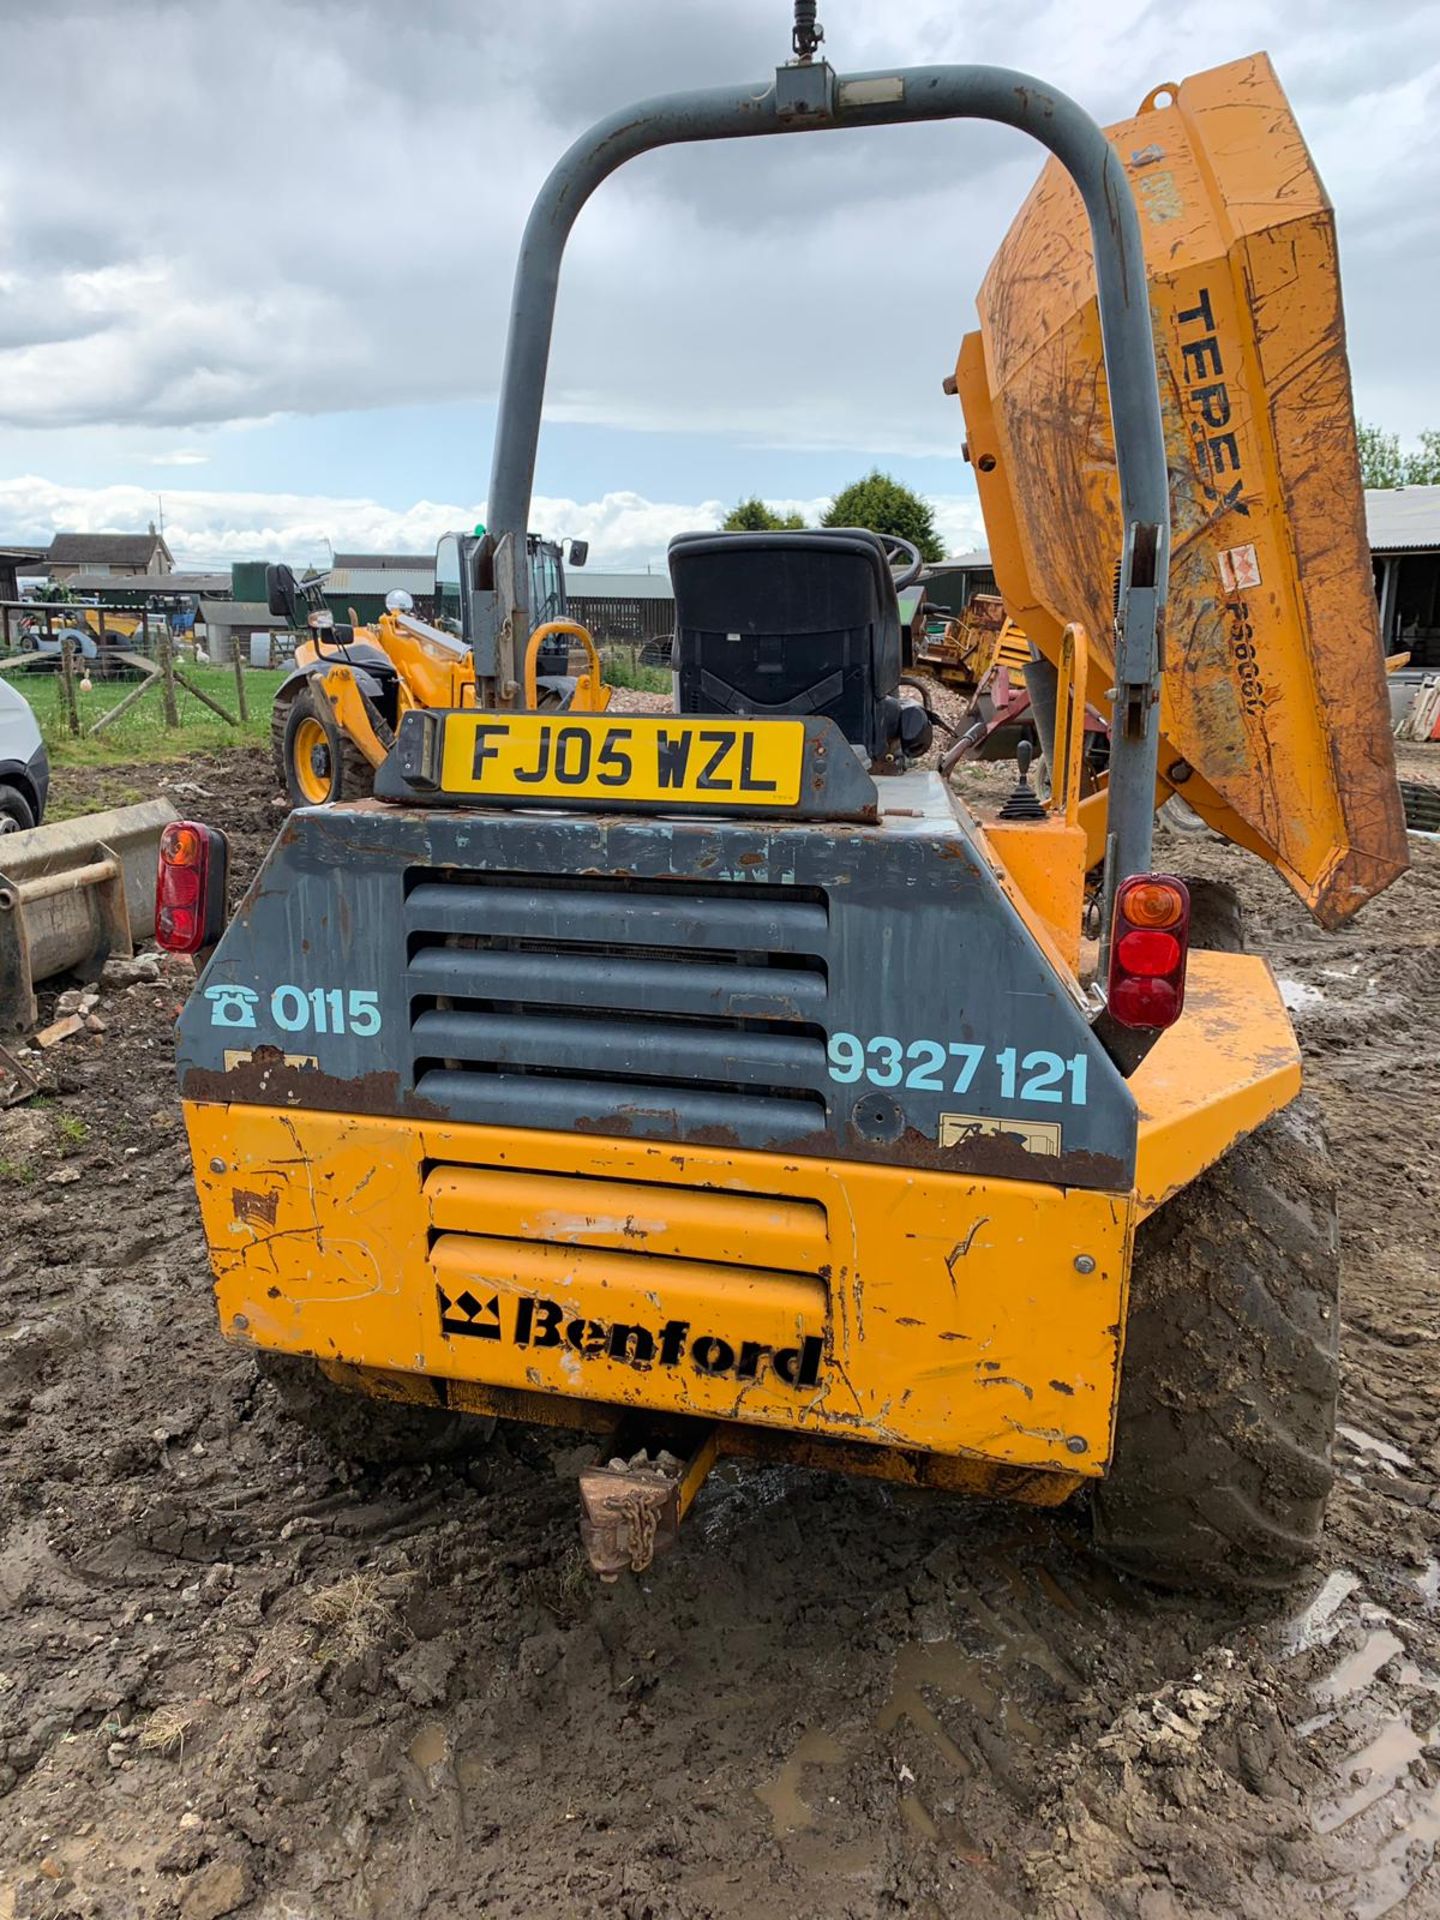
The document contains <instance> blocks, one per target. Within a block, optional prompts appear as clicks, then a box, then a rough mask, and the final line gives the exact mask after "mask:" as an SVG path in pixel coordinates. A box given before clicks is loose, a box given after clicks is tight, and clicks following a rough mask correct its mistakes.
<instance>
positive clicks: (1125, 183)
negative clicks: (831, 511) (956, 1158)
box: [474, 59, 1170, 923]
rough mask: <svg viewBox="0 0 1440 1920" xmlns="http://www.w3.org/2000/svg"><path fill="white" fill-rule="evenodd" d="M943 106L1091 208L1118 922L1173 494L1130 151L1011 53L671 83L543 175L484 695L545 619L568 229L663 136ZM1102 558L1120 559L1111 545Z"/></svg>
mask: <svg viewBox="0 0 1440 1920" xmlns="http://www.w3.org/2000/svg"><path fill="white" fill-rule="evenodd" d="M931 120H996V121H1000V122H1001V123H1003V124H1004V125H1006V126H1011V127H1015V128H1016V129H1018V130H1019V131H1020V132H1022V133H1028V134H1030V135H1031V136H1032V137H1033V138H1034V139H1036V140H1038V141H1039V142H1040V144H1041V145H1042V146H1045V147H1047V148H1048V149H1049V150H1050V152H1051V153H1053V154H1054V155H1055V157H1056V159H1057V160H1059V161H1060V163H1061V165H1062V166H1064V168H1065V169H1066V171H1067V172H1068V173H1069V175H1070V177H1071V179H1072V180H1073V181H1074V183H1075V185H1076V187H1077V188H1078V189H1079V192H1080V196H1081V199H1082V200H1083V202H1084V205H1085V211H1086V215H1087V218H1088V220H1089V226H1090V238H1091V245H1092V247H1093V250H1094V257H1095V276H1096V284H1097V291H1098V296H1099V312H1100V328H1101V336H1102V341H1103V345H1104V354H1105V371H1106V384H1107V388H1108V393H1109V402H1110V413H1111V421H1112V426H1113V429H1114V436H1115V455H1116V465H1117V468H1118V472H1119V482H1120V501H1121V511H1122V519H1123V524H1124V527H1125V535H1124V547H1123V551H1122V553H1121V554H1120V556H1119V559H1120V592H1119V601H1118V607H1117V612H1116V685H1115V688H1114V690H1113V693H1112V696H1111V697H1112V701H1113V706H1114V725H1113V728H1112V737H1113V741H1114V746H1113V749H1112V758H1111V776H1110V790H1109V793H1110V797H1109V821H1108V826H1109V832H1110V834H1111V836H1112V845H1111V850H1110V858H1109V859H1108V860H1107V862H1106V909H1105V920H1106V923H1108V921H1109V918H1110V913H1109V905H1110V902H1111V900H1112V899H1113V896H1114V890H1115V887H1116V886H1117V885H1118V884H1119V882H1120V881H1121V880H1123V879H1126V878H1128V877H1129V875H1131V874H1133V873H1143V872H1146V871H1148V869H1149V866H1150V857H1151V854H1150V849H1151V838H1152V833H1153V827H1154V811H1155V776H1156V770H1157V761H1158V756H1159V693H1160V674H1161V668H1162V664H1163V663H1162V659H1161V636H1162V634H1163V631H1164V609H1165V597H1166V586H1167V580H1168V568H1169V544H1170V497H1169V478H1168V474H1167V470H1166V461H1165V439H1164V432H1163V428H1162V425H1161V415H1160V395H1159V389H1158V386H1157V384H1156V373H1155V342H1154V337H1153V334H1152V331H1151V320H1150V306H1149V294H1148V284H1147V279H1146V270H1145V257H1144V250H1143V246H1142V243H1141V236H1140V221H1139V216H1138V214H1137V212H1136V208H1135V198H1134V194H1133V193H1132V191H1131V187H1130V182H1129V180H1128V178H1127V177H1126V173H1125V169H1124V166H1123V164H1122V162H1121V159H1120V156H1119V154H1118V153H1117V152H1116V151H1115V149H1114V148H1113V147H1112V146H1111V145H1110V142H1109V141H1108V140H1107V139H1106V137H1105V135H1104V133H1103V132H1102V131H1101V129H1100V128H1099V127H1098V126H1097V125H1096V123H1095V122H1094V121H1093V120H1092V119H1091V118H1090V116H1089V115H1088V114H1087V113H1085V112H1084V111H1083V110H1082V109H1081V108H1080V107H1078V106H1077V105H1076V104H1075V102H1074V101H1073V100H1070V99H1069V98H1068V97H1067V96H1066V95H1064V94H1062V93H1058V92H1056V91H1055V90H1054V89H1053V88H1050V87H1047V86H1045V85H1043V84H1042V83H1041V82H1040V81H1038V80H1035V79H1033V78H1031V77H1030V76H1029V75H1028V74H1023V73H1016V72H1013V71H1012V70H1010V69H1008V68H1004V67H979V66H931V67H907V68H896V69H893V70H890V71H888V72H870V73H853V74H837V73H836V72H835V71H834V70H833V69H832V68H831V67H830V66H829V64H828V63H827V62H825V61H821V60H812V59H803V60H800V61H797V62H796V63H794V64H791V65H787V66H782V67H779V68H777V69H776V72H775V76H774V79H773V80H769V81H760V82H757V83H754V84H752V85H749V86H738V87H735V86H731V87H711V88H706V89H703V90H700V91H696V92H689V93H674V94H665V95H661V96H659V97H657V98H655V99H651V100H646V101H643V102H641V103H640V104H638V105H636V106H632V107H626V108H624V109H622V110H621V111H619V112H617V113H613V114H611V115H610V116H609V117H608V118H607V119H604V120H601V121H599V122H597V124H596V125H595V126H593V127H592V128H591V129H590V131H589V132H588V133H585V134H582V135H581V137H580V138H579V139H578V140H577V141H576V142H575V144H574V145H573V146H572V147H571V148H570V150H569V151H568V152H567V153H566V154H565V155H564V156H563V158H562V159H561V160H560V161H559V163H558V165H557V166H556V167H555V169H554V171H553V172H552V173H551V174H550V177H549V179H548V180H547V181H546V182H545V184H544V186H543V187H542V188H541V190H540V193H539V196H538V198H537V199H536V201H535V205H534V207H533V209H532V210H531V213H530V218H529V221H528V222H527V224H526V228H525V233H524V237H523V239H522V240H521V244H520V258H519V262H518V265H517V267H516V273H515V287H514V293H513V296H512V300H511V308H510V330H509V338H508V341H507V344H506V348H505V366H504V372H503V374H502V377H501V385H500V403H499V412H498V417H497V420H496V429H495V447H494V458H493V465H492V469H491V477H490V493H489V502H488V506H489V519H490V532H489V534H488V535H487V537H486V541H485V543H484V549H483V557H482V565H488V567H489V570H490V572H491V574H492V575H493V579H494V592H495V606H494V610H493V617H492V618H491V619H489V620H486V621H482V622H480V623H479V625H478V627H477V632H476V640H475V648H474V656H475V679H476V684H477V687H478V688H479V689H480V690H481V696H482V697H481V700H480V704H481V705H482V706H487V707H489V706H499V707H513V706H514V705H515V703H516V700H517V698H518V697H519V693H520V686H519V678H520V677H519V674H518V673H517V671H516V668H517V653H516V648H517V640H518V641H519V642H523V640H524V637H525V636H526V635H527V634H528V633H529V631H530V620H529V606H528V594H529V583H528V579H527V577H526V570H525V568H524V567H523V566H520V565H518V564H516V563H515V556H516V555H519V554H523V553H524V542H525V530H526V527H527V526H528V524H529V514H530V495H531V490H532V487H533V485H534V477H535V458H536V449H537V445H538V441H539V434H540V417H541V409H542V406H543V402H544V397H545V379H546V373H547V369H548V365H549V358H550V340H551V333H552V330H553V327H554V319H555V299H556V293H557V291H558V288H559V281H560V266H561V262H562V260H563V258H564V253H565V244H566V241H567V239H568V238H569V235H570V231H571V228H572V227H573V226H574V224H575V220H576V217H577V216H578V214H579V212H580V209H581V208H582V207H583V206H584V204H585V202H586V201H587V200H588V199H589V197H590V195H591V194H592V193H593V192H594V191H595V189H596V188H597V187H598V186H599V185H600V184H601V182H602V181H603V180H605V179H606V178H608V176H609V175H610V174H612V173H614V172H615V170H616V169H617V168H618V167H620V166H623V165H624V163H625V162H626V161H627V160H633V159H635V158H636V157H637V156H638V155H639V154H642V153H648V152H650V151H652V150H653V149H655V148H657V147H665V146H673V145H675V144H677V143H684V142H689V141H702V140H703V141H709V140H730V139H739V138H745V137H748V136H750V135H759V134H780V133H813V132H820V131H822V130H825V129H838V128H842V127H875V126H893V125H899V124H902V123H909V122H921V121H931ZM1097 564H1102V565H1103V564H1105V563H1104V561H1103V557H1100V558H1098V559H1097Z"/></svg>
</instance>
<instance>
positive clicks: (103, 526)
mask: <svg viewBox="0 0 1440 1920" xmlns="http://www.w3.org/2000/svg"><path fill="white" fill-rule="evenodd" d="M730 504H731V503H730V502H728V501H725V502H722V501H719V500H699V501H691V502H686V501H673V500H672V501H660V500H646V499H644V498H643V497H642V496H641V495H640V494H637V493H608V494H606V495H604V497H603V498H601V499H599V500H589V501H581V500H564V499H553V498H550V499H547V498H544V497H537V499H536V500H535V502H534V512H533V514H532V516H531V525H532V526H533V527H534V529H535V531H536V532H539V533H543V534H547V535H549V536H550V537H551V538H554V539H562V538H565V539H568V538H572V537H574V538H579V539H585V540H588V541H589V542H590V563H589V564H590V565H591V566H592V567H594V568H598V569H601V570H605V569H614V570H617V571H625V570H627V569H631V568H637V569H638V568H644V567H649V566H663V565H664V563H665V549H666V547H667V545H668V544H669V542H670V540H671V538H672V537H673V536H674V535H675V534H677V533H686V532H691V531H698V530H700V529H704V528H709V527H718V526H719V525H720V522H721V520H722V519H723V518H724V516H725V513H726V511H727V509H728V507H729V506H730ZM772 504H773V505H775V506H777V507H778V508H779V509H780V510H781V511H782V512H785V513H799V514H802V515H803V516H804V518H805V519H806V520H807V521H809V522H814V521H817V520H818V519H819V517H820V514H821V513H822V512H823V511H824V509H825V507H826V505H827V504H828V502H827V501H826V500H825V499H818V500H778V501H775V502H773V503H772ZM932 504H933V505H934V507H935V521H936V526H937V529H938V530H939V532H940V536H941V538H942V540H943V541H944V542H945V545H946V547H947V549H948V550H949V551H950V552H952V553H957V552H960V551H962V550H964V549H965V548H968V547H973V546H976V545H978V544H983V542H984V530H983V525H982V522H981V519H980V509H979V504H978V502H977V501H976V500H975V499H973V498H968V499H967V498H965V497H963V496H956V497H953V498H950V497H946V498H941V499H937V500H935V501H933V502H932ZM164 507H165V538H166V542H167V543H168V545H169V547H170V551H171V552H172V553H173V554H174V556H175V562H176V565H177V566H178V567H180V568H182V569H184V568H199V567H207V566H213V565H218V566H221V567H224V566H228V565H229V564H230V563H231V562H232V561H235V560H252V559H254V560H261V559H265V560H269V559H275V560H278V559H288V560H290V561H292V562H295V563H298V562H301V561H305V562H319V563H321V564H323V563H324V562H325V561H326V560H327V559H328V557H329V554H330V552H331V551H332V550H339V551H341V552H372V553H428V552H430V551H431V550H432V549H433V548H434V545H435V542H436V541H437V540H438V539H439V537H440V535H441V534H442V533H447V532H450V531H452V530H453V529H455V528H457V527H464V528H469V527H472V526H474V525H475V524H476V523H477V522H478V521H483V519H484V517H485V505H484V502H483V501H470V502H455V501H448V502H447V501H434V500H417V501H415V502H414V503H413V504H412V505H410V506H408V507H400V508H396V507H387V506H383V505H382V504H381V503H380V502H379V501H376V500H367V499H362V498H355V497H346V496H340V495H324V494H300V493H223V492H206V491H203V490H200V489H185V490H175V491H171V490H167V491H166V494H165V502H164ZM155 514H156V503H155V495H154V494H153V493H152V492H150V491H149V490H148V489H146V488H144V487H134V486H113V487H78V486H67V485H63V484H60V483H58V482H55V481H51V480H45V479H42V478H40V477H39V476H37V475H34V474H27V475H25V476H24V477H22V478H20V479H16V480H5V481H0V525H3V526H5V527H6V528H8V529H10V530H11V531H10V533H9V534H8V535H7V537H9V538H14V539H15V540H17V541H20V542H22V543H23V542H26V541H34V542H37V543H40V544H43V543H45V542H47V541H48V540H49V538H50V536H51V534H53V533H100V532H108V533H143V532H144V530H145V529H146V527H148V526H149V524H150V523H151V521H152V520H154V518H155Z"/></svg>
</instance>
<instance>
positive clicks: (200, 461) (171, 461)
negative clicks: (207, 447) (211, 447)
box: [150, 447, 210, 467]
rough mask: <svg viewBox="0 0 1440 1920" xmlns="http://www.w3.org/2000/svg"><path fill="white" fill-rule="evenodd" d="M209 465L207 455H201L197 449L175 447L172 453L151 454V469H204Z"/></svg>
mask: <svg viewBox="0 0 1440 1920" xmlns="http://www.w3.org/2000/svg"><path fill="white" fill-rule="evenodd" d="M209 464H210V456H209V454H208V453H202V452H201V451H200V449H199V448H198V447H176V448H175V450H174V452H173V453H152V454H151V455H150V465H151V466H152V467H206V466H209Z"/></svg>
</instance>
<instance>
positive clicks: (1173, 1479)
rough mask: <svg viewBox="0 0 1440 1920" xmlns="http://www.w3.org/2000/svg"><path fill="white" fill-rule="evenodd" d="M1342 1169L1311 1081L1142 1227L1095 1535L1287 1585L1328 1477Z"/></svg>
mask: <svg viewBox="0 0 1440 1920" xmlns="http://www.w3.org/2000/svg"><path fill="white" fill-rule="evenodd" d="M1338 1238H1339V1236H1338V1228H1337V1223H1336V1181H1335V1176H1334V1173H1333V1170H1332V1168H1331V1165H1330V1157H1329V1153H1328V1150H1327V1147H1326V1141H1325V1134H1324V1129H1323V1127H1322V1125H1321V1123H1320V1119H1319V1116H1318V1114H1317V1112H1316V1110H1315V1108H1314V1106H1313V1104H1312V1103H1311V1102H1310V1101H1309V1100H1307V1099H1303V1098H1302V1099H1300V1100H1298V1101H1296V1103H1295V1104H1294V1105H1293V1106H1291V1107H1287V1108H1286V1109H1285V1111H1284V1112H1283V1113H1280V1114H1277V1115H1276V1116H1275V1118H1274V1119H1272V1120H1270V1121H1268V1122H1267V1123H1266V1124H1265V1125H1264V1126H1263V1127H1261V1128H1260V1129H1259V1131H1258V1132H1257V1133H1254V1134H1252V1135H1251V1136H1250V1137H1249V1139H1247V1140H1245V1141H1243V1142H1242V1143H1241V1145H1239V1146H1238V1147H1236V1148H1234V1149H1233V1150H1232V1151H1231V1152H1230V1153H1228V1154H1227V1155H1226V1156H1225V1158H1224V1159H1223V1160H1221V1161H1220V1162H1219V1163H1218V1164H1217V1165H1216V1166H1214V1167H1212V1168H1210V1169H1209V1171H1208V1172H1206V1173H1204V1174H1202V1175H1201V1177H1200V1178H1199V1179H1198V1180H1196V1181H1195V1182H1194V1183H1193V1184H1192V1185H1191V1186H1189V1187H1187V1188H1186V1189H1185V1190H1184V1191H1183V1192H1182V1193H1180V1194H1179V1195H1178V1196H1177V1197H1176V1198H1175V1199H1174V1200H1172V1201H1170V1202H1168V1203H1167V1205H1165V1206H1164V1207H1162V1208H1161V1210H1160V1211H1159V1212H1158V1213H1156V1214H1154V1215H1152V1216H1151V1218H1150V1219H1149V1220H1147V1221H1146V1222H1145V1223H1144V1224H1143V1225H1142V1226H1141V1228H1140V1231H1139V1234H1138V1236H1137V1242H1136V1250H1135V1260H1134V1264H1133V1268H1132V1271H1131V1281H1130V1314H1129V1321H1128V1325H1127V1329H1126V1338H1125V1353H1124V1361H1123V1366H1122V1370H1121V1380H1120V1407H1119V1416H1118V1421H1117V1427H1116V1439H1115V1458H1114V1460H1113V1462H1112V1464H1111V1468H1110V1472H1109V1474H1108V1476H1107V1477H1106V1479H1105V1480H1103V1481H1102V1482H1101V1483H1100V1484H1099V1486H1098V1487H1097V1489H1096V1493H1095V1501H1094V1523H1095V1538H1096V1542H1097V1545H1098V1546H1099V1547H1100V1550H1101V1551H1102V1552H1103V1553H1104V1554H1105V1556H1106V1557H1107V1558H1108V1559H1109V1560H1110V1561H1112V1562H1113V1563H1114V1564H1116V1565H1117V1566H1119V1567H1122V1568H1123V1569H1125V1570H1126V1571H1127V1572H1130V1573H1135V1574H1139V1575H1140V1576H1141V1577H1142V1578H1144V1579H1146V1580H1150V1581H1153V1582H1155V1583H1156V1584H1158V1585H1161V1586H1168V1587H1188V1588H1216V1587H1219V1588H1228V1589H1231V1590H1246V1589H1266V1588H1277V1587H1284V1586H1287V1585H1289V1584H1290V1583H1291V1582H1292V1581H1293V1580H1294V1579H1295V1578H1296V1577H1297V1576H1298V1575H1299V1574H1301V1573H1302V1572H1303V1571H1304V1569H1305V1568H1306V1567H1307V1566H1308V1565H1309V1564H1310V1563H1311V1561H1313V1560H1314V1558H1315V1556H1316V1554H1317V1553H1318V1551H1319V1546H1320V1535H1321V1528H1322V1525H1323V1522H1324V1517H1325V1501H1326V1498H1327V1496H1328V1494H1329V1492H1330V1486H1331V1482H1332V1480H1333V1477H1334V1475H1333V1470H1332V1467H1331V1450H1332V1446H1333V1442H1334V1435H1335V1403H1336V1390H1337V1385H1338V1372H1339V1362H1338V1343H1339V1326H1340V1297H1339V1296H1340V1286H1339V1279H1340V1263H1339V1252H1338Z"/></svg>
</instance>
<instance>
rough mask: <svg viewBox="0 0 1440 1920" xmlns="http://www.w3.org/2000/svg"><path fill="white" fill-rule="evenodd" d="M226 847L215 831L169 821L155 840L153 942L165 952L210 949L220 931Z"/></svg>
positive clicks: (214, 828) (180, 821) (223, 925)
mask: <svg viewBox="0 0 1440 1920" xmlns="http://www.w3.org/2000/svg"><path fill="white" fill-rule="evenodd" d="M228 856H229V847H228V844H227V842H226V839H225V836H224V834H223V833H221V832H220V831H219V829H218V828H216V827H200V826H196V824H195V822H194V821H193V820H172V821H171V822H170V825H169V826H168V827H166V829H165V831H164V832H163V833H162V834H161V836H160V866H159V870H158V872H157V873H156V876H155V939H156V941H157V943H158V944H159V945H160V946H162V947H164V948H165V949H166V951H167V952H169V953H199V952H200V951H201V949H202V948H204V947H213V946H214V945H215V942H216V941H217V940H218V939H219V938H220V935H221V934H222V933H223V932H224V929H225V869H226V866H227V863H228Z"/></svg>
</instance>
